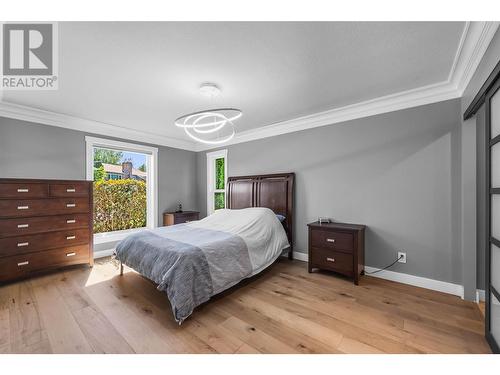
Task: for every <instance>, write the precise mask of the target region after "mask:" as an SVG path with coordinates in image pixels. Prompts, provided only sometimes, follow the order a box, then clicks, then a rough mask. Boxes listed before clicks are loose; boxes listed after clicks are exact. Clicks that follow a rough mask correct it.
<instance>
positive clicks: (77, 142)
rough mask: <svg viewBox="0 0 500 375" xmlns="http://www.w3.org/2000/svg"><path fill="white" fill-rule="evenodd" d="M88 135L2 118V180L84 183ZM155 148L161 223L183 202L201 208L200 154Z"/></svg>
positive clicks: (0, 163)
mask: <svg viewBox="0 0 500 375" xmlns="http://www.w3.org/2000/svg"><path fill="white" fill-rule="evenodd" d="M86 135H92V134H87V133H83V132H79V131H74V130H69V129H64V128H58V127H54V126H46V125H40V124H33V123H29V122H25V121H19V120H13V119H8V118H3V117H0V177H15V178H55V179H82V180H84V179H85V169H86V167H85V136H86ZM97 136H98V135H97ZM98 137H99V136H98ZM103 138H110V137H103ZM125 141H126V142H131V141H130V140H125ZM138 143H140V142H138ZM155 147H158V164H159V166H158V220H159V223H161V222H162V216H161V214H162V212H163V211H165V210H173V209H175V208H176V206H177V204H178V203H179V202H182V205H183V207H184V208H185V209H196V208H197V202H196V183H195V179H196V154H195V153H194V152H192V151H186V150H179V149H175V148H170V147H163V146H155Z"/></svg>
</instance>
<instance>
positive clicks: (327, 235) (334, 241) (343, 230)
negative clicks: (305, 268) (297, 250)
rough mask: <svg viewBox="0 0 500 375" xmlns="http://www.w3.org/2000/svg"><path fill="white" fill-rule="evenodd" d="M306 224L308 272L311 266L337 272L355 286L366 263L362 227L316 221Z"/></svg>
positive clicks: (363, 227) (363, 230) (310, 270)
mask: <svg viewBox="0 0 500 375" xmlns="http://www.w3.org/2000/svg"><path fill="white" fill-rule="evenodd" d="M307 226H308V227H309V272H312V270H313V268H319V269H324V270H328V271H334V272H338V273H340V274H342V275H345V276H348V277H350V278H352V279H353V281H354V284H356V285H358V282H359V275H360V274H361V275H362V274H363V273H364V265H365V226H364V225H359V224H346V223H323V224H319V223H318V222H315V223H311V224H308V225H307Z"/></svg>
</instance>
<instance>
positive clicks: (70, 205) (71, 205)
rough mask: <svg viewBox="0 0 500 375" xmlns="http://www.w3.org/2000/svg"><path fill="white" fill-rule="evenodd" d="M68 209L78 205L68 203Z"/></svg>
mask: <svg viewBox="0 0 500 375" xmlns="http://www.w3.org/2000/svg"><path fill="white" fill-rule="evenodd" d="M66 207H67V208H72V207H76V204H75V203H66Z"/></svg>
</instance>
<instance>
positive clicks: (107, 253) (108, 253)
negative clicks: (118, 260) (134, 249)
mask: <svg viewBox="0 0 500 375" xmlns="http://www.w3.org/2000/svg"><path fill="white" fill-rule="evenodd" d="M114 252H115V249H106V250H101V251H95V252H94V259H99V258H104V257H110V256H111V255H113V254H114Z"/></svg>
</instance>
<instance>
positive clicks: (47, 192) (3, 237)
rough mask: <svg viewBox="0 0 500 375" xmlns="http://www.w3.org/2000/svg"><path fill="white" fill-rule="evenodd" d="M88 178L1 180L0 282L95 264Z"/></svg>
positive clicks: (90, 183)
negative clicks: (59, 269) (73, 179)
mask: <svg viewBox="0 0 500 375" xmlns="http://www.w3.org/2000/svg"><path fill="white" fill-rule="evenodd" d="M92 223H93V217H92V182H91V181H69V180H21V179H0V282H5V281H10V280H14V279H18V278H22V277H27V276H30V275H31V274H33V273H37V272H41V271H45V270H49V269H54V268H60V267H63V266H69V265H73V264H90V265H92V264H93V248H92V244H93V231H92Z"/></svg>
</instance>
